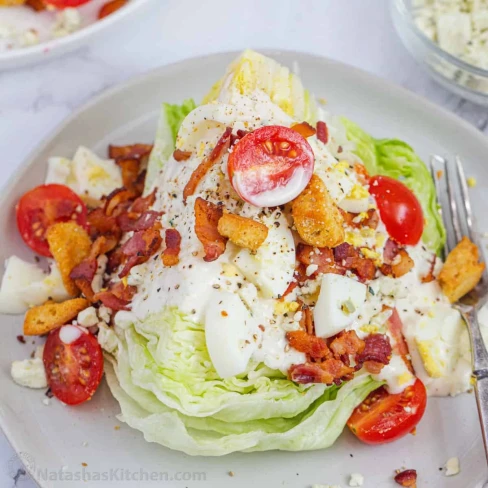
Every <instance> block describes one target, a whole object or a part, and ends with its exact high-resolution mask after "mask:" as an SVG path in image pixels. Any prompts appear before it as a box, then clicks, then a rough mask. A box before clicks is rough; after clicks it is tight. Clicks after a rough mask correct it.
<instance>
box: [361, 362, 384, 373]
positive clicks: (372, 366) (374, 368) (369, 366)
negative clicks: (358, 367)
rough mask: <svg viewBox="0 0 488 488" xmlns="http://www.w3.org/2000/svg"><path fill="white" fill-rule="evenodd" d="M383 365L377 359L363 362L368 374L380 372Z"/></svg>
mask: <svg viewBox="0 0 488 488" xmlns="http://www.w3.org/2000/svg"><path fill="white" fill-rule="evenodd" d="M384 366H385V365H384V364H383V363H379V362H378V361H365V362H364V364H363V367H364V369H365V370H366V371H367V372H368V373H370V374H380V373H381V370H382V369H383V367H384Z"/></svg>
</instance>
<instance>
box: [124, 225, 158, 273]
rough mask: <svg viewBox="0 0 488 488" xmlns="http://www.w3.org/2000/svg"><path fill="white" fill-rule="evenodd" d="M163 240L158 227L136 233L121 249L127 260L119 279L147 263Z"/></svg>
mask: <svg viewBox="0 0 488 488" xmlns="http://www.w3.org/2000/svg"><path fill="white" fill-rule="evenodd" d="M162 241H163V239H162V238H161V232H160V228H159V226H158V225H156V226H154V227H152V228H150V229H146V230H142V231H139V232H136V233H135V234H134V235H133V236H132V237H131V238H130V239H129V240H128V241H127V242H125V243H124V245H123V246H122V247H121V252H122V254H123V255H124V256H125V257H126V258H127V261H126V262H125V265H124V267H123V269H122V271H121V272H120V273H119V278H123V277H124V276H127V275H128V274H129V272H130V270H131V269H132V268H133V267H134V266H137V265H139V264H142V263H145V262H146V261H147V260H148V259H149V258H150V257H151V256H152V255H153V254H155V253H156V252H157V251H158V249H159V247H160V246H161V243H162Z"/></svg>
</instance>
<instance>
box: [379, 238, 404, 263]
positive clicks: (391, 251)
mask: <svg viewBox="0 0 488 488" xmlns="http://www.w3.org/2000/svg"><path fill="white" fill-rule="evenodd" d="M399 252H400V246H399V245H398V244H397V243H396V242H395V241H394V240H393V239H388V240H387V241H386V244H385V248H384V249H383V262H384V263H385V264H391V263H392V262H393V260H394V259H395V258H396V257H397V255H398V253H399Z"/></svg>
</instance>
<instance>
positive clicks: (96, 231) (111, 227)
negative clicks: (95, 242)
mask: <svg viewBox="0 0 488 488" xmlns="http://www.w3.org/2000/svg"><path fill="white" fill-rule="evenodd" d="M88 228H89V234H90V237H91V238H92V239H96V238H97V237H98V236H101V235H113V236H115V237H118V238H120V237H121V231H120V229H119V226H118V225H117V220H116V218H115V217H111V216H108V215H105V212H104V211H103V209H102V208H96V209H94V210H92V211H90V212H89V213H88Z"/></svg>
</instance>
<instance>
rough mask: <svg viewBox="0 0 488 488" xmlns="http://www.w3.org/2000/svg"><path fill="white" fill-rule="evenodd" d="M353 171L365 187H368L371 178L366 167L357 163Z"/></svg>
mask: <svg viewBox="0 0 488 488" xmlns="http://www.w3.org/2000/svg"><path fill="white" fill-rule="evenodd" d="M353 169H354V172H355V173H356V174H357V176H358V180H359V182H360V183H362V184H363V185H367V184H368V183H369V179H370V176H369V173H368V170H367V169H366V166H364V164H360V163H355V164H354V166H353Z"/></svg>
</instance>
